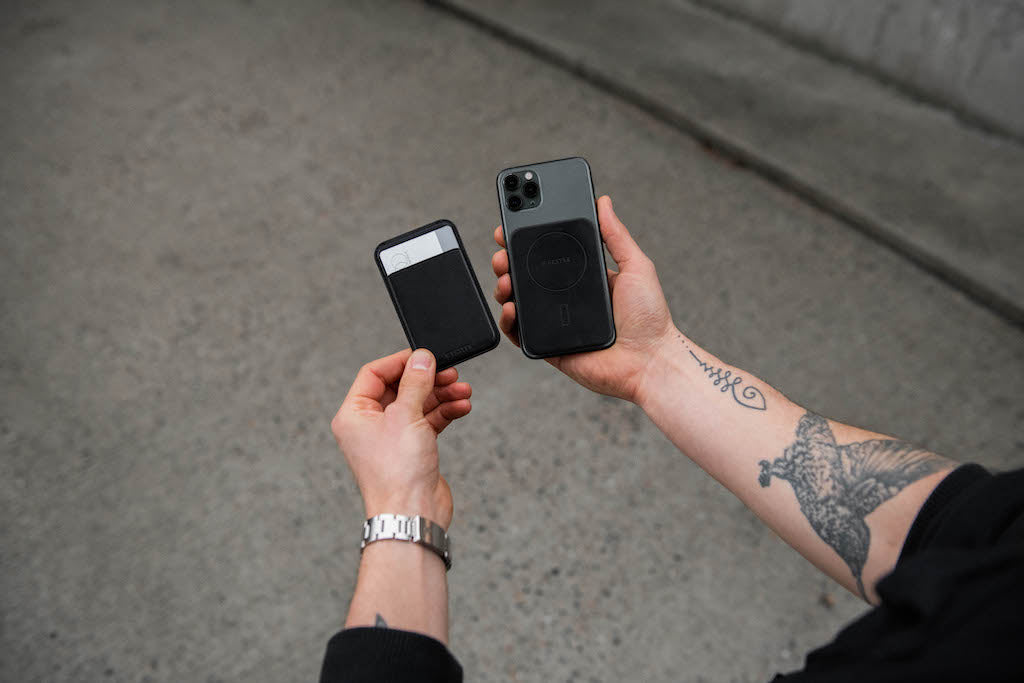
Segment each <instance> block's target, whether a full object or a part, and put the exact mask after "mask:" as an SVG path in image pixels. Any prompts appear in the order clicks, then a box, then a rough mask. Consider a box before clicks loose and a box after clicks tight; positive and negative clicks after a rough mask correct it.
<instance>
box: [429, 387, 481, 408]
mask: <svg viewBox="0 0 1024 683" xmlns="http://www.w3.org/2000/svg"><path fill="white" fill-rule="evenodd" d="M472 395H473V387H471V386H470V385H469V382H456V383H455V384H449V385H448V386H446V387H440V388H435V389H434V393H433V396H434V397H435V398H436V399H437V402H438V403H439V404H440V403H447V402H449V401H458V400H460V399H464V398H469V397H470V396H472ZM431 410H433V407H431Z"/></svg>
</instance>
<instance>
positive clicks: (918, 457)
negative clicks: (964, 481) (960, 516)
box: [757, 411, 953, 600]
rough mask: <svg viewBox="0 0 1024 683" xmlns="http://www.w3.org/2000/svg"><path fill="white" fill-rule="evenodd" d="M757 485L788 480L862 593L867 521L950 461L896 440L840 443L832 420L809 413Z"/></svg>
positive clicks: (763, 470) (765, 467)
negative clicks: (869, 516) (775, 478)
mask: <svg viewBox="0 0 1024 683" xmlns="http://www.w3.org/2000/svg"><path fill="white" fill-rule="evenodd" d="M758 464H759V465H760V467H761V473H760V474H759V475H758V478H757V480H758V483H760V484H761V486H763V487H767V486H769V485H770V484H771V483H772V477H778V478H779V479H782V480H785V481H788V482H789V484H790V485H791V486H792V487H793V492H794V493H795V494H796V499H797V502H798V503H799V504H800V511H801V512H802V513H803V514H804V517H806V518H807V521H808V522H810V523H811V528H813V529H814V531H815V533H817V534H818V536H819V537H820V538H821V540H823V541H825V543H827V544H828V545H829V546H831V548H832V549H833V550H835V551H836V553H837V554H838V555H839V557H841V558H842V559H843V561H844V562H846V565H847V566H848V567H849V568H850V572H852V573H853V578H854V580H855V581H856V582H857V590H858V591H859V592H860V594H861V597H863V598H864V599H865V600H867V599H868V596H867V592H866V591H865V590H864V581H863V572H864V564H865V563H866V562H867V559H868V550H869V548H870V546H871V530H870V529H869V528H868V525H867V522H866V521H865V518H866V517H867V516H868V514H870V513H871V512H872V511H874V510H875V508H877V507H878V506H879V505H881V504H882V503H884V502H885V501H887V500H889V499H890V498H892V497H893V496H895V495H896V494H897V493H899V492H900V491H902V490H903V489H904V488H905V487H907V486H909V485H910V484H912V483H914V482H915V481H917V480H918V479H920V478H922V477H925V476H927V475H929V474H932V473H933V472H938V471H940V470H944V469H948V468H950V467H952V466H953V463H952V461H950V460H947V459H946V458H943V457H942V456H939V455H936V454H934V453H932V452H930V451H926V450H924V449H923V448H918V447H917V446H914V445H912V444H909V443H907V442H905V441H897V440H896V439H870V440H868V441H860V442H856V443H849V444H842V445H840V444H838V443H837V442H836V438H835V436H834V435H833V434H832V429H831V428H830V427H829V424H828V420H826V419H825V418H823V417H821V416H820V415H816V414H814V413H812V412H810V411H808V412H807V413H806V414H805V415H804V416H803V417H801V418H800V423H799V424H798V425H797V428H796V441H794V442H793V443H792V444H790V445H789V446H787V447H786V449H785V451H784V452H783V456H782V457H781V458H776V459H775V460H774V461H769V460H762V461H761V462H760V463H758Z"/></svg>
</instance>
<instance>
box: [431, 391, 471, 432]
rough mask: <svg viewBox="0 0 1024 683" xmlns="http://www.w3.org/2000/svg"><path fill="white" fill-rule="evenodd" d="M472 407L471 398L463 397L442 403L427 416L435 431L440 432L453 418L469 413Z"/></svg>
mask: <svg viewBox="0 0 1024 683" xmlns="http://www.w3.org/2000/svg"><path fill="white" fill-rule="evenodd" d="M472 409H473V405H472V404H471V403H470V402H469V399H462V400H460V401H452V402H450V403H442V404H441V405H439V406H437V407H436V408H434V409H433V410H431V411H430V412H429V413H427V414H426V415H425V417H426V419H427V422H429V423H430V426H431V427H433V428H434V431H435V432H437V433H438V434H440V433H441V432H442V431H444V428H445V427H447V426H448V425H450V424H451V423H452V421H453V420H457V419H459V418H460V417H465V416H466V415H469V411H470V410H472Z"/></svg>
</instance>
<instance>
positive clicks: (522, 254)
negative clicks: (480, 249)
mask: <svg viewBox="0 0 1024 683" xmlns="http://www.w3.org/2000/svg"><path fill="white" fill-rule="evenodd" d="M498 202H499V204H500V206H501V225H502V227H503V230H504V233H505V245H506V247H507V248H508V262H509V273H510V275H511V276H512V297H513V299H514V301H515V303H516V320H517V323H518V326H519V343H520V345H521V346H522V349H523V353H525V354H526V355H527V356H528V357H530V358H546V357H548V356H560V355H563V354H567V353H579V352H581V351H596V350H598V349H606V348H608V347H609V346H611V345H612V344H614V343H615V321H614V319H613V318H612V302H611V297H610V296H609V294H608V275H607V271H606V269H605V261H604V246H603V243H602V242H601V232H600V229H599V227H598V222H597V207H596V206H595V204H594V184H593V181H592V180H591V176H590V165H589V164H588V163H587V162H586V160H585V159H583V158H581V157H571V158H569V159H558V160H556V161H545V162H542V163H537V164H527V165H525V166H514V167H512V168H506V169H505V170H503V171H502V172H501V173H499V174H498Z"/></svg>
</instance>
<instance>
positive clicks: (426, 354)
mask: <svg viewBox="0 0 1024 683" xmlns="http://www.w3.org/2000/svg"><path fill="white" fill-rule="evenodd" d="M432 360H433V357H432V356H431V354H430V351H426V350H424V349H416V350H415V351H413V353H412V362H411V363H410V364H409V367H411V368H412V369H413V370H429V369H430V363H431V362H432Z"/></svg>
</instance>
